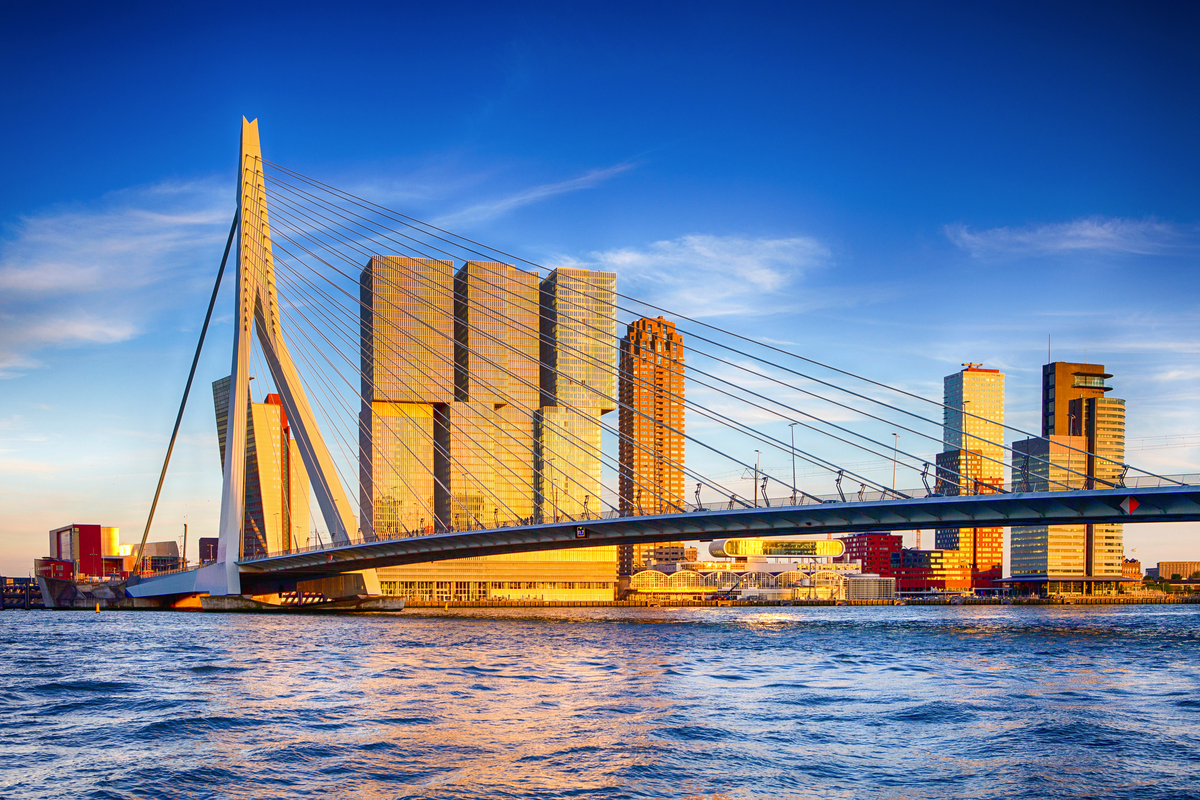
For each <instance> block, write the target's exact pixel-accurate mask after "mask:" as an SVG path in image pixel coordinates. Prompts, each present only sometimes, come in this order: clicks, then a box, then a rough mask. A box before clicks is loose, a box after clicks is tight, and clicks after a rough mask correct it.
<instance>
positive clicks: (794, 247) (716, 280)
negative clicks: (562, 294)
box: [554, 234, 831, 317]
mask: <svg viewBox="0 0 1200 800" xmlns="http://www.w3.org/2000/svg"><path fill="white" fill-rule="evenodd" d="M830 257H831V256H830V251H829V248H827V247H826V246H825V245H823V244H822V243H821V242H819V241H817V240H816V239H814V238H811V237H807V236H796V237H790V238H783V239H771V238H745V237H740V236H711V235H707V234H692V235H688V236H681V237H679V238H677V239H669V240H664V241H659V242H653V243H651V244H649V245H647V246H645V247H641V248H633V247H627V248H620V249H617V250H606V251H602V252H594V253H591V254H589V255H588V256H587V258H584V259H573V258H566V257H564V258H559V259H557V260H556V261H555V263H554V266H579V267H588V268H591V269H600V270H606V271H611V272H616V273H618V274H619V275H620V279H621V286H622V291H623V292H627V293H628V294H630V295H633V296H635V297H639V298H642V299H645V300H648V301H650V302H654V303H655V304H657V305H662V306H665V307H667V308H672V309H678V310H680V311H682V312H684V313H686V314H688V315H689V316H707V317H712V316H722V315H728V314H743V313H749V312H753V313H756V314H761V313H763V312H764V311H768V310H771V309H775V310H779V309H780V308H781V307H788V306H791V305H792V304H793V301H792V300H791V299H790V298H791V295H789V294H788V291H789V290H790V289H791V288H792V287H793V285H794V284H795V283H796V282H797V281H799V280H800V278H801V277H803V276H804V275H805V274H806V273H808V272H809V271H811V270H813V269H817V268H820V267H822V266H824V265H825V264H827V263H828V262H829V260H830Z"/></svg>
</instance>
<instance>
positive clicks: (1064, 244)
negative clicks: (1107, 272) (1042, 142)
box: [944, 217, 1196, 258]
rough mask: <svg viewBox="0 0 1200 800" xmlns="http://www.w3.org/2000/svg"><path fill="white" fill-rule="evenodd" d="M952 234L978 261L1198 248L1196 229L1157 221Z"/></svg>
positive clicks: (1094, 221)
mask: <svg viewBox="0 0 1200 800" xmlns="http://www.w3.org/2000/svg"><path fill="white" fill-rule="evenodd" d="M944 230H945V232H946V236H947V237H948V238H949V239H950V241H951V242H953V243H954V244H956V245H957V246H958V247H960V248H962V249H963V250H966V251H967V252H968V253H970V254H971V255H972V256H974V257H976V258H983V257H989V256H991V257H1012V256H1031V255H1033V256H1037V255H1056V254H1065V253H1078V252H1088V251H1091V252H1098V253H1133V254H1141V255H1152V254H1158V253H1164V252H1168V251H1170V250H1174V249H1176V248H1179V247H1183V246H1187V245H1193V246H1194V245H1195V244H1196V241H1195V239H1196V237H1195V234H1196V231H1194V230H1191V229H1189V228H1184V227H1181V226H1178V225H1174V224H1171V223H1169V222H1160V221H1158V220H1154V219H1146V220H1136V219H1122V218H1116V217H1107V218H1106V217H1086V218H1084V219H1077V220H1073V221H1071V222H1058V223H1053V224H1049V225H1038V226H1030V227H1024V228H1008V227H1004V228H990V229H987V230H981V231H973V230H970V229H969V228H968V227H967V226H966V225H961V224H956V225H947V226H945V229H944Z"/></svg>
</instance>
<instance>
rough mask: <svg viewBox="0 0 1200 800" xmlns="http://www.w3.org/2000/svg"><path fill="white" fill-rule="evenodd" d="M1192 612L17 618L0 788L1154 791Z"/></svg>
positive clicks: (1187, 713)
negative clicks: (2, 776) (3, 769)
mask: <svg viewBox="0 0 1200 800" xmlns="http://www.w3.org/2000/svg"><path fill="white" fill-rule="evenodd" d="M1197 612H1200V608H1196V607H1190V606H1175V607H1163V606H1150V607H1146V608H1145V609H1141V608H1137V607H1095V608H1089V607H1083V608H1070V609H1057V608H1049V609H1027V608H1014V607H992V608H989V607H957V608H953V609H937V608H922V607H912V606H909V607H885V608H861V609H860V608H786V609H777V608H763V609H729V608H722V609H708V608H688V609H648V610H641V609H563V610H552V611H550V610H548V611H540V610H532V609H506V610H479V609H470V610H465V609H464V610H451V611H448V612H446V611H440V610H439V611H435V612H432V613H429V614H414V613H411V612H405V613H404V614H402V615H376V616H365V617H357V618H341V617H335V616H328V617H290V616H289V617H274V616H271V617H262V616H238V615H228V616H222V615H205V614H165V613H162V614H159V613H156V614H149V613H143V614H138V613H108V614H99V615H97V614H95V613H91V614H87V613H82V612H54V613H50V612H46V613H37V612H29V613H25V612H12V613H5V614H0V636H2V637H3V641H4V647H3V648H0V662H2V663H0V668H2V669H3V670H4V674H5V675H6V676H8V677H7V678H6V683H5V689H4V691H3V694H2V696H0V722H3V725H2V726H0V757H2V758H3V763H4V765H5V767H6V769H5V771H4V778H3V783H2V784H0V785H2V786H3V788H5V789H6V790H8V793H10V794H15V795H18V796H44V797H50V796H63V797H66V796H71V797H79V796H82V797H92V796H94V797H101V796H106V797H107V796H114V795H117V796H125V795H129V794H138V793H140V794H144V795H147V796H181V797H184V796H186V797H192V796H203V795H206V794H208V795H214V796H222V797H261V796H284V795H286V796H321V797H327V796H338V797H361V798H376V797H400V796H408V797H512V798H534V797H536V798H544V797H687V796H701V795H703V796H711V795H713V794H724V795H727V796H729V797H736V798H743V797H779V796H807V797H812V796H821V797H825V796H829V797H852V796H853V797H857V796H870V797H906V798H907V797H929V798H942V797H956V798H957V797H1013V796H1018V797H1019V796H1028V797H1044V796H1048V795H1057V796H1098V795H1106V796H1113V797H1119V796H1126V795H1132V794H1135V793H1137V794H1139V796H1153V795H1154V793H1155V792H1158V791H1163V790H1165V789H1166V788H1167V787H1185V786H1187V785H1189V782H1191V781H1195V779H1196V778H1197V777H1200V775H1197V770H1198V769H1200V767H1198V766H1197V765H1198V764H1200V748H1198V747H1197V736H1196V734H1197V733H1198V732H1200V703H1197V702H1196V700H1195V698H1196V697H1197V696H1200V694H1198V693H1197V689H1198V688H1200V686H1198V681H1197V679H1198V677H1200V666H1198V664H1200V659H1196V658H1195V653H1196V652H1198V651H1197V649H1196V645H1197V639H1198V638H1200V635H1198V633H1197V630H1198V628H1197V622H1198V621H1200V614H1198V613H1197ZM97 754H103V755H102V756H98V755H97ZM1147 790H1149V792H1150V793H1149V795H1147V794H1146V791H1147ZM1168 795H1170V793H1169V792H1168V793H1167V794H1166V795H1163V796H1168ZM1174 796H1181V795H1180V794H1179V792H1175V794H1174Z"/></svg>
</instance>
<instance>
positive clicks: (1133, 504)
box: [1121, 497, 1141, 514]
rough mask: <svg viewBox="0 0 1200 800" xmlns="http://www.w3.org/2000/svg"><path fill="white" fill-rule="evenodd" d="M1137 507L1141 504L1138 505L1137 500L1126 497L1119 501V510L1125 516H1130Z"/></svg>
mask: <svg viewBox="0 0 1200 800" xmlns="http://www.w3.org/2000/svg"><path fill="white" fill-rule="evenodd" d="M1139 505H1141V503H1139V502H1138V501H1137V500H1135V499H1133V498H1132V497H1126V498H1125V499H1124V500H1122V501H1121V510H1122V511H1124V512H1125V513H1126V514H1132V513H1133V512H1134V511H1136V510H1137V507H1138V506H1139Z"/></svg>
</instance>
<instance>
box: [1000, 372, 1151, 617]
mask: <svg viewBox="0 0 1200 800" xmlns="http://www.w3.org/2000/svg"><path fill="white" fill-rule="evenodd" d="M1111 377H1112V376H1111V375H1109V374H1107V373H1105V372H1104V367H1103V365H1099V364H1077V363H1072V362H1055V363H1051V364H1047V365H1045V366H1044V367H1043V368H1042V434H1043V437H1045V438H1042V439H1028V440H1025V441H1020V442H1014V443H1013V450H1014V453H1013V461H1012V480H1013V484H1014V489H1016V490H1018V491H1021V490H1024V491H1054V490H1057V489H1064V488H1068V487H1069V488H1072V489H1088V488H1093V487H1098V486H1107V485H1118V484H1119V483H1120V481H1121V480H1122V479H1123V477H1124V472H1123V471H1124V467H1123V466H1122V465H1123V463H1124V460H1125V401H1124V400H1121V399H1118V398H1114V397H1107V396H1106V393H1107V392H1109V391H1111V389H1112V387H1110V386H1107V385H1105V380H1106V379H1108V378H1111ZM1010 550H1011V558H1012V569H1011V572H1012V581H1011V582H1012V584H1013V585H1014V586H1017V587H1018V588H1019V590H1021V591H1029V592H1035V593H1040V594H1110V593H1115V592H1116V591H1117V590H1118V587H1119V585H1120V583H1121V582H1122V581H1123V580H1128V578H1127V576H1125V575H1124V554H1125V547H1124V528H1123V526H1122V525H1120V524H1119V523H1118V524H1080V525H1050V526H1045V525H1041V526H1031V527H1018V528H1013V529H1012V537H1011V544H1010Z"/></svg>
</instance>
